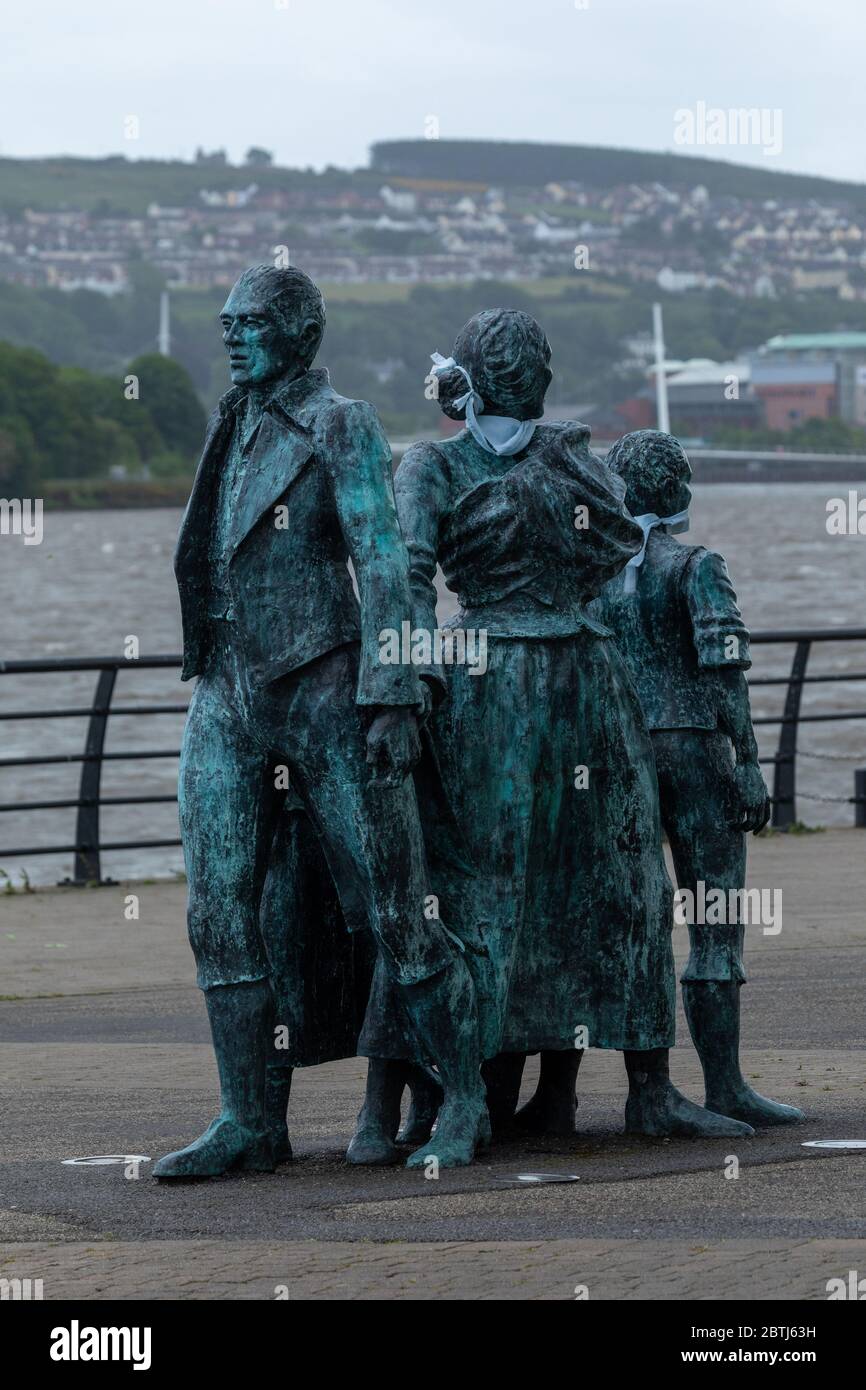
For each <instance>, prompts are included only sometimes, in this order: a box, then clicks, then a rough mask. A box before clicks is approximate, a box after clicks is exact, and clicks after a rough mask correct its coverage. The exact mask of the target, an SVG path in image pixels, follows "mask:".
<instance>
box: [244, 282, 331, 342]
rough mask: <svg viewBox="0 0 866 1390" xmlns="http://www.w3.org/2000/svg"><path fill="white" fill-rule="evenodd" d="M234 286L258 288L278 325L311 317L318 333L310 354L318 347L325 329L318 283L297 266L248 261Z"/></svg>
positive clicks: (323, 306)
mask: <svg viewBox="0 0 866 1390" xmlns="http://www.w3.org/2000/svg"><path fill="white" fill-rule="evenodd" d="M238 288H243V289H254V290H259V291H261V293H262V294H263V296H264V298H265V299H266V300H267V302H268V304H269V306H270V307H271V308H272V309H273V310H274V313H275V314H276V315H277V318H278V319H279V321H280V323H281V325H283V326H284V327H286V328H288V327H289V326H290V325H292V324H295V323H297V322H298V320H299V319H300V320H301V322H303V321H304V320H306V319H312V321H313V323H315V324H316V325H317V326H318V329H319V336H318V339H317V341H316V346H315V348H314V349H313V352H312V354H311V355H310V361H312V359H313V357H314V356H315V354H316V352H317V351H318V347H319V342H321V338H322V333H323V332H324V330H325V301H324V299H323V298H322V292H321V290H320V289H319V287H318V285H315V284H314V283H313V281H312V280H311V279H310V277H309V275H307V274H305V272H304V271H303V270H299V269H298V267H297V266H294V265H290V266H286V267H285V269H280V268H278V267H277V266H274V265H252V266H250V268H249V270H245V271H244V273H243V275H242V276H241V277H240V279H239V280H238Z"/></svg>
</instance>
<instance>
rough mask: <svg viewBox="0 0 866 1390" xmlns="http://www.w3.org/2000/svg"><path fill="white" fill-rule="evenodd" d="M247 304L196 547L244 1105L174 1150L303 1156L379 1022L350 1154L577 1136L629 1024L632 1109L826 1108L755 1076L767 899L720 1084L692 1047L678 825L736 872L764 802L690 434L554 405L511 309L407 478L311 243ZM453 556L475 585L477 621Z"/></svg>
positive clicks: (694, 1017)
mask: <svg viewBox="0 0 866 1390" xmlns="http://www.w3.org/2000/svg"><path fill="white" fill-rule="evenodd" d="M220 318H221V323H222V326H223V337H224V342H225V345H226V348H227V350H228V355H229V368H230V374H231V377H232V382H233V387H232V390H230V391H229V392H228V394H227V395H226V396H224V397H223V399H222V400H221V402H220V405H219V408H218V410H217V411H216V412H215V414H214V417H213V418H212V420H211V422H210V426H209V430H208V435H207V439H206V443H205V448H204V453H203V456H202V460H201V463H200V465H199V469H198V472H197V474H196V479H195V483H194V485H193V490H192V494H191V497H190V501H189V504H188V507H187V510H186V513H185V516H184V520H183V523H182V526H181V532H180V536H179V540H178V547H177V553H176V572H177V579H178V586H179V590H180V597H181V611H182V618H183V632H184V672H183V675H184V678H185V679H189V678H191V677H193V676H196V677H198V681H197V685H196V688H195V690H194V693H193V698H192V701H191V704H190V710H189V715H188V719H187V725H186V730H185V733H184V740H183V748H182V755H181V768H180V787H179V803H180V818H181V830H182V837H183V843H184V853H185V860H186V866H187V876H188V882H189V909H188V928H189V936H190V941H191V944H192V948H193V952H194V954H195V958H196V964H197V972H198V983H199V985H200V987H201V988H202V990H203V991H204V995H205V1000H206V1004H207V1011H208V1016H209V1020H210V1025H211V1031H212V1036H213V1043H214V1049H215V1053H216V1057H217V1063H218V1068H219V1076H220V1088H221V1110H220V1114H219V1116H218V1117H217V1119H216V1120H214V1121H213V1123H212V1124H211V1125H210V1127H209V1128H208V1129H207V1130H206V1131H205V1132H204V1133H203V1134H202V1135H201V1136H200V1137H199V1138H198V1139H196V1140H195V1141H194V1142H193V1143H192V1144H190V1145H189V1146H188V1147H187V1148H185V1149H181V1150H179V1151H178V1152H176V1153H172V1154H168V1155H166V1156H165V1157H164V1158H162V1159H161V1160H160V1161H159V1163H158V1164H157V1165H156V1168H155V1169H154V1173H155V1175H156V1176H157V1177H160V1178H195V1177H208V1176H215V1175H218V1174H220V1173H223V1172H225V1171H227V1170H229V1169H234V1168H240V1169H255V1170H265V1171H269V1170H272V1169H273V1168H274V1166H275V1164H277V1163H280V1162H283V1161H286V1160H287V1159H289V1158H290V1157H291V1145H290V1143H289V1137H288V1130H287V1124H286V1111H287V1106H288V1102H289V1096H290V1089H291V1077H292V1070H293V1068H294V1067H295V1066H299V1065H311V1064H314V1063H316V1062H321V1061H326V1060H330V1059H332V1058H335V1057H343V1056H350V1055H354V1054H355V1053H356V1052H359V1053H360V1054H361V1055H364V1056H367V1057H368V1058H369V1064H368V1083H367V1092H366V1096H365V1099H364V1104H363V1108H362V1110H361V1113H360V1116H359V1119H358V1126H357V1129H356V1133H355V1135H354V1137H353V1139H352V1142H351V1144H350V1146H349V1150H348V1155H347V1157H348V1159H349V1161H350V1162H353V1163H370V1164H384V1163H393V1162H396V1161H399V1160H401V1159H402V1158H403V1157H404V1155H406V1154H407V1152H408V1157H407V1160H406V1161H407V1163H408V1164H409V1165H410V1166H421V1165H425V1164H426V1163H427V1162H428V1160H429V1159H430V1158H431V1157H432V1158H434V1159H435V1160H436V1161H437V1163H438V1164H439V1165H441V1166H446V1167H447V1166H454V1165H460V1164H466V1163H469V1162H471V1160H472V1158H473V1155H474V1153H475V1152H476V1149H477V1148H478V1147H480V1146H482V1145H485V1144H486V1143H488V1142H489V1141H490V1138H491V1132H492V1133H493V1134H494V1135H495V1134H496V1133H497V1132H498V1131H503V1130H506V1129H508V1128H510V1127H513V1126H517V1127H523V1128H526V1129H532V1130H535V1131H550V1132H554V1133H570V1132H573V1129H574V1116H575V1080H576V1075H577V1068H578V1065H579V1062H580V1059H581V1057H582V1055H583V1050H584V1049H585V1048H586V1047H591V1048H592V1047H599V1048H613V1049H617V1050H620V1051H621V1052H623V1054H624V1061H625V1068H626V1072H627V1076H628V1101H627V1105H626V1126H627V1129H629V1130H630V1131H632V1132H635V1133H640V1134H647V1135H682V1136H696V1135H738V1134H749V1133H751V1132H752V1128H751V1127H752V1126H753V1125H757V1124H773V1123H784V1122H788V1121H792V1120H795V1119H798V1118H799V1112H798V1111H796V1110H794V1109H793V1108H792V1107H789V1106H782V1105H779V1104H777V1103H776V1102H774V1101H770V1100H767V1099H765V1098H763V1097H760V1096H758V1095H756V1093H755V1092H754V1091H752V1090H751V1089H750V1088H749V1086H748V1085H747V1084H746V1082H745V1081H744V1079H743V1077H742V1074H741V1072H740V1068H739V991H740V987H741V985H742V983H743V980H744V978H745V976H744V973H743V967H742V944H743V928H742V924H741V923H739V922H737V921H733V922H730V923H726V924H724V925H721V926H720V925H714V926H710V927H708V926H705V925H690V928H689V930H690V936H691V954H690V957H689V962H688V965H687V967H686V971H685V974H684V976H683V997H684V1003H685V1007H686V1013H687V1018H688V1021H689V1027H690V1031H691V1033H692V1037H693V1040H694V1043H695V1046H696V1048H697V1051H698V1054H699V1056H700V1060H701V1063H702V1066H703V1069H704V1076H705V1082H706V1108H704V1107H702V1106H699V1105H697V1104H695V1103H693V1102H692V1101H690V1100H688V1099H687V1098H686V1097H685V1096H684V1095H682V1094H681V1093H680V1092H679V1091H678V1090H677V1089H676V1088H675V1087H674V1086H673V1085H672V1083H671V1081H670V1078H669V1075H668V1049H669V1048H670V1047H671V1046H672V1045H673V1042H674V1019H675V979H674V966H673V954H672V948H671V929H672V887H671V884H670V881H669V878H668V875H667V871H666V868H665V863H664V857H663V850H662V829H663V827H664V830H665V831H666V832H667V835H668V838H669V840H670V844H671V850H672V854H673V860H674V866H675V871H676V875H677V879H678V881H679V883H680V886H683V885H688V886H692V884H694V883H696V882H697V881H699V880H702V881H705V882H706V883H708V884H713V885H718V886H720V887H724V888H728V887H734V888H736V887H742V882H743V877H744V872H745V834H746V832H748V831H750V830H753V831H754V830H758V829H760V828H761V827H762V826H763V825H764V824H765V823H766V820H767V816H768V801H767V793H766V789H765V787H764V783H763V779H762V777H761V773H760V770H759V768H758V765H757V753H756V748H755V742H754V736H753V734H752V728H751V720H750V715H749V704H748V694H747V690H746V685H745V679H744V676H743V672H744V670H745V669H746V668H747V667H748V665H749V656H748V633H747V631H746V629H745V626H744V624H743V622H742V618H741V617H740V614H739V611H738V609H737V606H736V600H735V596H734V594H733V590H732V588H731V585H730V581H729V579H728V577H727V572H726V570H725V567H724V562H723V561H722V560H721V559H720V557H718V556H716V555H713V554H711V553H710V552H707V551H704V550H701V549H700V548H696V547H688V546H684V545H683V544H682V543H681V542H679V541H677V540H676V539H674V533H675V531H676V530H677V529H679V528H680V527H681V526H682V525H683V524H684V522H685V520H686V516H687V510H688V504H689V499H690V494H689V490H688V478H689V476H690V474H689V467H688V461H687V459H686V456H685V454H684V453H683V451H682V449H681V447H680V446H679V444H678V443H677V442H676V440H674V439H673V438H672V437H671V436H669V435H663V434H659V433H657V432H655V431H640V432H638V433H636V434H632V435H628V436H626V437H625V438H624V439H623V440H621V441H619V443H618V444H617V445H616V446H615V447H614V449H613V451H612V452H611V454H610V455H609V456H608V459H607V461H606V463H602V462H601V460H600V459H598V458H597V457H596V456H595V455H594V454H593V453H592V452H591V451H590V448H589V431H588V430H587V429H586V428H585V427H584V426H581V425H575V424H557V423H552V424H551V423H547V422H542V421H541V416H542V414H543V410H544V396H545V392H546V390H547V387H548V385H549V383H550V380H551V371H550V367H549V359H550V349H549V346H548V344H547V340H546V338H545V335H544V333H543V331H542V329H541V328H540V326H539V325H538V324H537V323H536V322H535V320H534V319H532V318H531V317H530V316H529V315H527V314H525V313H521V312H518V311H512V310H503V309H495V310H487V311H485V312H483V313H480V314H478V315H476V316H475V317H474V318H473V319H471V320H470V321H469V322H468V323H467V324H466V325H465V326H464V328H463V329H462V330H461V331H460V333H459V334H458V336H457V338H456V341H455V344H454V348H453V352H452V355H451V356H450V357H449V358H448V359H445V358H442V357H440V356H439V355H438V354H435V355H434V363H435V365H434V368H433V372H432V374H431V377H430V378H429V380H430V382H431V384H432V386H433V391H432V394H433V395H434V396H435V397H436V398H437V399H438V403H439V406H440V407H441V409H442V410H443V411H444V412H445V414H446V415H448V416H450V417H451V418H452V419H457V420H461V421H463V422H465V426H466V427H465V429H464V430H463V431H462V432H460V433H459V434H457V435H455V436H453V437H452V438H449V439H448V440H447V441H442V442H435V443H433V442H430V443H423V444H417V445H413V446H412V447H411V448H410V449H409V450H408V451H407V453H406V455H405V457H404V459H403V461H402V463H401V465H400V467H399V469H398V471H397V474H396V480H395V481H392V471H391V454H390V449H389V447H388V444H387V441H386V439H385V437H384V434H383V432H382V429H381V426H380V424H379V421H378V419H377V417H376V414H375V411H374V410H373V408H372V407H371V406H370V405H368V404H366V403H365V402H359V401H350V400H346V399H345V398H343V397H341V396H339V395H338V394H337V392H336V391H335V390H334V388H333V387H332V386H331V384H330V381H329V378H328V374H327V372H326V371H324V370H322V369H317V368H315V367H314V366H313V362H314V359H315V356H316V353H317V350H318V347H319V343H320V340H321V337H322V331H323V328H324V305H323V302H322V297H321V294H320V293H319V291H318V289H317V288H316V286H315V285H314V284H313V283H312V281H311V280H309V278H308V277H307V276H306V275H305V274H304V273H303V272H302V271H300V270H297V269H294V268H290V269H276V268H274V267H271V266H260V267H255V268H253V269H251V270H249V271H247V272H246V273H245V274H244V275H243V276H242V277H241V279H240V280H239V281H238V283H237V285H236V286H235V287H234V289H233V290H232V292H231V294H230V295H229V297H228V300H227V301H226V304H225V307H224V309H223V311H222V314H221V316H220ZM349 563H351V566H352V570H353V573H354V582H353V577H352V575H351V574H350V572H349ZM437 567H441V570H442V572H443V574H444V577H445V581H446V583H447V584H448V586H449V587H450V588H452V589H454V590H455V591H456V593H457V595H458V598H459V603H460V611H459V614H458V616H457V618H456V619H454V620H453V622H452V623H451V624H450V625H449V628H448V629H446V630H445V631H442V630H440V629H439V627H438V625H437V618H436V589H435V585H434V578H435V575H436V572H437ZM479 634H480V635H481V636H482V637H483V650H484V660H483V662H482V661H480V660H478V654H479V646H478V640H477V639H478V636H479ZM473 654H474V657H473ZM537 1052H540V1053H541V1072H540V1080H539V1086H538V1090H537V1092H536V1095H535V1096H534V1097H533V1099H532V1101H531V1102H530V1103H529V1105H528V1106H525V1107H524V1108H523V1110H522V1111H519V1112H517V1113H515V1111H516V1106H517V1098H518V1092H519V1088H520V1080H521V1075H522V1071H523V1066H524V1062H525V1058H526V1056H527V1054H530V1053H537ZM407 1086H408V1087H409V1088H410V1091H411V1104H410V1108H409V1114H408V1117H407V1122H406V1125H405V1127H404V1130H403V1131H402V1132H401V1133H399V1134H398V1128H399V1123H400V1112H401V1098H402V1095H403V1092H404V1089H405V1088H406V1087H407ZM406 1145H407V1146H409V1147H408V1150H407V1148H405V1147H401V1146H406Z"/></svg>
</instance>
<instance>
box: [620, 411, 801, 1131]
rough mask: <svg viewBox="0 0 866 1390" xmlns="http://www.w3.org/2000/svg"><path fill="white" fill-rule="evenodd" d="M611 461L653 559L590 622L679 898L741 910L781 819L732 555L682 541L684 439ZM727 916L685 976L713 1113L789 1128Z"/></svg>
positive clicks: (665, 440) (790, 1115) (696, 938)
mask: <svg viewBox="0 0 866 1390" xmlns="http://www.w3.org/2000/svg"><path fill="white" fill-rule="evenodd" d="M606 462H607V465H608V467H609V468H611V469H612V470H613V472H615V473H618V474H619V475H620V477H622V478H623V480H624V481H625V484H626V497H625V503H626V506H627V507H628V509H629V511H630V512H631V514H632V516H633V517H634V518H635V520H636V521H637V522H638V524H639V525H640V526H641V528H642V530H643V532H644V547H643V549H642V551H641V552H640V554H639V555H637V556H636V557H635V558H634V559H633V560H632V561H630V562H629V565H628V566H627V567H626V569H624V570H623V571H622V572H621V573H620V574H619V575H617V576H616V577H615V578H614V579H612V580H610V581H609V582H608V583H607V584H606V585H605V587H604V589H603V590H602V593H601V595H600V597H599V598H598V599H597V600H596V601H595V603H594V604H593V613H594V615H595V616H596V617H597V618H599V619H600V620H601V621H602V622H603V623H605V624H606V625H607V626H608V627H610V628H612V629H613V633H614V636H615V637H616V641H617V645H618V647H619V649H620V652H621V654H622V656H623V658H624V660H625V663H626V666H627V667H628V670H629V673H630V675H631V677H632V680H633V681H634V684H635V688H636V690H637V693H638V695H639V697H640V701H641V704H642V706H643V711H644V714H645V715H646V720H647V724H648V725H649V729H650V733H651V735H652V742H653V748H654V751H655V758H656V768H657V771H658V780H659V796H660V803H661V815H662V824H663V826H664V829H665V831H666V833H667V837H668V840H669V842H670V847H671V853H672V856H673V861H674V870H675V872H676V878H677V883H678V885H679V887H680V889H687V890H689V891H690V893H691V894H692V898H691V901H692V902H693V903H694V902H695V901H696V899H697V897H698V895H699V891H700V890H699V888H698V885H699V884H700V883H703V885H704V893H706V894H708V893H709V892H710V890H711V889H717V890H719V889H720V890H721V891H722V893H723V894H724V899H725V902H726V903H728V904H730V903H731V902H732V901H735V902H736V903H739V902H740V901H741V899H740V898H739V897H736V898H733V897H732V893H736V892H737V890H742V889H743V887H744V885H745V877H746V834H747V833H748V832H749V831H754V832H756V833H757V831H759V830H761V829H763V827H764V826H765V825H766V823H767V820H768V819H769V814H770V809H769V800H768V796H767V789H766V786H765V785H764V779H763V776H762V775H761V769H760V767H759V765H758V748H757V744H756V742H755V735H754V732H753V730H752V718H751V711H750V706H749V691H748V686H747V684H746V678H745V674H744V673H745V671H746V670H747V669H748V667H749V666H750V665H751V658H750V655H749V633H748V631H747V629H746V626H745V624H744V622H743V619H742V617H741V616H740V610H739V608H738V607H737V598H736V594H735V593H734V590H733V587H732V585H731V581H730V578H729V577H728V571H727V567H726V565H725V562H724V560H723V559H722V557H721V556H720V555H716V554H714V553H713V552H712V551H710V550H705V549H704V548H703V547H701V546H688V545H684V544H683V543H682V542H681V541H678V540H677V539H676V532H677V531H682V530H685V529H686V527H687V519H688V508H689V504H690V502H691V490H690V488H689V486H688V484H689V479H690V478H691V468H690V466H689V461H688V458H687V457H686V454H685V452H684V450H683V448H682V446H681V445H680V444H679V443H678V441H677V440H676V439H674V438H673V436H672V435H669V434H662V433H660V432H659V431H657V430H637V431H635V432H634V433H632V434H627V435H625V436H624V437H623V438H622V439H620V440H619V441H618V442H617V443H616V444H615V445H614V446H613V448H612V450H611V451H610V453H609V454H608V456H607V460H606ZM692 915H694V914H692ZM713 915H714V916H715V915H718V914H713ZM723 915H724V916H725V918H726V920H724V921H719V922H711V921H710V920H709V918H710V913H709V912H707V913H706V918H707V920H706V921H699V920H693V921H689V938H690V943H691V952H690V955H689V960H688V964H687V965H686V968H685V971H684V973H683V976H682V990H683V1004H684V1007H685V1012H686V1018H687V1019H688V1024H689V1030H690V1032H691V1035H692V1040H693V1042H694V1044H695V1048H696V1049H697V1053H698V1056H699V1057H700V1060H701V1066H702V1068H703V1072H704V1082H705V1086H706V1105H707V1109H709V1110H715V1111H718V1112H719V1113H721V1114H723V1115H730V1116H732V1117H734V1118H735V1119H738V1120H742V1121H745V1122H746V1123H747V1124H751V1125H774V1124H788V1123H791V1122H793V1121H796V1120H799V1119H802V1118H803V1117H802V1114H801V1112H800V1111H799V1110H797V1109H795V1108H794V1107H793V1106H791V1105H781V1104H779V1103H778V1102H777V1101H774V1100H768V1099H767V1098H766V1097H765V1096H761V1095H758V1094H757V1092H756V1091H754V1090H753V1089H752V1087H751V1086H749V1084H748V1083H747V1082H746V1081H745V1079H744V1077H743V1074H742V1072H741V1070H740V1058H739V1053H740V987H741V986H742V984H743V983H744V982H745V979H746V976H745V971H744V969H743V923H742V921H741V920H740V917H741V914H740V913H739V912H738V911H735V912H734V913H733V914H731V913H730V912H728V913H726V914H723Z"/></svg>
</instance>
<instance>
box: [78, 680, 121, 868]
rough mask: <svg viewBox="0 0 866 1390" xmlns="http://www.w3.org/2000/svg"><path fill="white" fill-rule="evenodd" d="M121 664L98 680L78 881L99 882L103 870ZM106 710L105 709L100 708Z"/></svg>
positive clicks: (82, 793)
mask: <svg viewBox="0 0 866 1390" xmlns="http://www.w3.org/2000/svg"><path fill="white" fill-rule="evenodd" d="M116 679H117V668H116V667H114V666H111V667H108V668H106V669H103V670H102V671H100V673H99V679H98V680H97V682H96V691H95V693H94V696H93V708H92V711H91V715H90V721H89V723H88V725H87V738H86V740H85V744H84V752H85V754H86V756H87V758H88V761H87V762H83V763H82V764H81V783H80V786H79V791H78V799H79V801H80V802H81V805H80V806H79V808H78V817H77V820H76V824H75V845H76V849H75V867H74V869H73V871H72V882H73V883H74V884H77V885H79V886H80V885H82V884H85V883H93V882H96V883H99V881H100V879H101V877H102V872H101V865H100V856H99V798H100V794H101V787H102V750H103V748H104V747H105V731H106V727H107V725H108V711H109V707H110V705H111V697H112V695H113V694H114V682H115V681H116ZM100 711H104V712H102V713H101V712H100Z"/></svg>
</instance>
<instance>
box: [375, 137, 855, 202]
mask: <svg viewBox="0 0 866 1390" xmlns="http://www.w3.org/2000/svg"><path fill="white" fill-rule="evenodd" d="M371 165H372V168H373V169H374V170H376V171H377V172H378V173H379V174H381V175H388V176H390V177H394V176H404V177H406V178H422V179H446V178H448V179H458V180H462V179H476V180H480V181H482V182H484V183H488V184H505V185H515V184H517V185H525V186H527V187H535V188H538V187H539V186H541V185H543V184H546V183H555V182H557V181H562V180H567V179H573V180H577V181H580V182H583V183H586V184H588V185H590V186H592V187H597V188H607V187H610V186H611V185H613V184H624V183H652V182H658V183H663V184H665V185H667V187H669V188H677V187H689V188H693V187H694V185H695V184H698V183H702V184H705V185H706V187H707V188H708V189H709V191H710V193H718V194H731V195H733V196H736V197H741V198H761V199H763V198H789V197H790V198H802V199H806V198H816V199H818V200H819V201H822V200H826V201H827V202H839V201H846V202H851V203H852V204H856V205H859V206H861V207H866V184H860V183H845V182H843V181H841V180H838V179H823V178H818V177H816V176H814V175H810V174H789V173H782V172H777V171H776V169H775V166H774V164H773V161H772V160H771V159H769V158H768V159H767V160H765V162H764V163H763V164H761V165H760V166H755V165H745V164H736V163H730V162H728V161H726V160H722V159H704V158H701V157H698V156H696V155H691V154H688V155H686V154H673V153H670V152H668V153H664V154H653V153H648V152H647V151H645V150H615V149H605V148H602V147H600V146H593V145H542V144H533V143H530V142H528V141H525V142H524V141H519V142H518V141H504V140H502V141H497V140H382V141H379V142H378V143H377V144H375V145H373V147H372V149H371Z"/></svg>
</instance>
